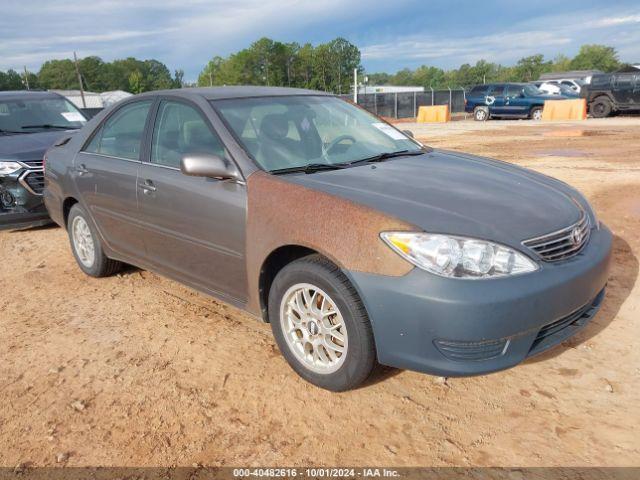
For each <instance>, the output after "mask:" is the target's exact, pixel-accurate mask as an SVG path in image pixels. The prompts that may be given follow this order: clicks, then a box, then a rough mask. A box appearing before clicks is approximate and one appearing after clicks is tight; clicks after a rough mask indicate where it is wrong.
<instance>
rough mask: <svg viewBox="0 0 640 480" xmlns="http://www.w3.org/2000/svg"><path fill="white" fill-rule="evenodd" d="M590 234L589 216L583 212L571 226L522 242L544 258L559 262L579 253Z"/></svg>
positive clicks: (548, 260)
mask: <svg viewBox="0 0 640 480" xmlns="http://www.w3.org/2000/svg"><path fill="white" fill-rule="evenodd" d="M590 234H591V224H590V222H589V217H588V216H587V215H586V214H585V213H584V212H583V213H582V218H580V221H578V222H577V223H575V224H573V225H571V226H570V227H567V228H563V229H562V230H558V231H557V232H553V233H549V234H547V235H543V236H541V237H536V238H532V239H530V240H525V241H524V242H522V244H523V245H524V246H525V247H528V248H530V249H531V250H533V251H534V252H535V253H536V254H537V255H538V256H539V257H540V258H542V259H543V260H546V261H547V262H557V261H559V260H564V259H567V258H570V257H573V256H574V255H576V254H577V253H579V252H580V250H582V248H583V247H584V246H585V245H586V244H587V242H588V241H589V236H590Z"/></svg>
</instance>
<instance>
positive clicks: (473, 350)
mask: <svg viewBox="0 0 640 480" xmlns="http://www.w3.org/2000/svg"><path fill="white" fill-rule="evenodd" d="M434 343H435V345H436V347H437V348H438V350H440V353H442V354H443V355H444V356H445V357H447V358H448V359H450V360H457V361H480V360H490V359H492V358H496V357H499V356H500V355H502V354H503V353H504V352H505V351H506V349H507V345H508V340H507V339H506V338H501V339H498V340H484V341H479V342H461V341H454V340H435V341H434Z"/></svg>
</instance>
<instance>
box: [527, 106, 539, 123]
mask: <svg viewBox="0 0 640 480" xmlns="http://www.w3.org/2000/svg"><path fill="white" fill-rule="evenodd" d="M529 117H530V118H531V120H534V121H536V122H539V121H540V120H542V107H533V108H532V109H531V113H530V114H529Z"/></svg>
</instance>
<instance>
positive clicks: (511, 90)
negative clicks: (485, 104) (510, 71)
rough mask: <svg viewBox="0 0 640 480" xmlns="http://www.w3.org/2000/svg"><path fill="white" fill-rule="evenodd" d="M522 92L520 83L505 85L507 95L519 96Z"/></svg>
mask: <svg viewBox="0 0 640 480" xmlns="http://www.w3.org/2000/svg"><path fill="white" fill-rule="evenodd" d="M521 93H522V85H507V97H510V98H514V97H519V96H520V94H521Z"/></svg>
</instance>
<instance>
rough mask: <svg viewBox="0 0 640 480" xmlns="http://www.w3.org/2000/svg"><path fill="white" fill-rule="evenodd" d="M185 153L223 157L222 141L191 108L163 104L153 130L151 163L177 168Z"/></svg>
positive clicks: (182, 105) (178, 103)
mask: <svg viewBox="0 0 640 480" xmlns="http://www.w3.org/2000/svg"><path fill="white" fill-rule="evenodd" d="M189 153H207V154H213V155H218V156H220V157H222V158H224V157H226V153H225V149H224V145H223V144H222V141H221V140H220V139H219V138H218V136H217V135H215V134H214V133H213V132H212V131H211V129H210V128H209V125H208V123H207V122H206V121H205V119H204V118H203V117H202V115H201V114H200V112H198V111H197V110H196V109H195V108H193V107H190V106H189V105H185V104H184V103H181V102H172V101H163V102H162V103H161V104H160V109H159V110H158V116H157V118H156V122H155V126H154V128H153V141H152V146H151V163H155V164H157V165H164V166H167V167H174V168H180V159H181V158H182V157H183V156H184V155H186V154H189Z"/></svg>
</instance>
